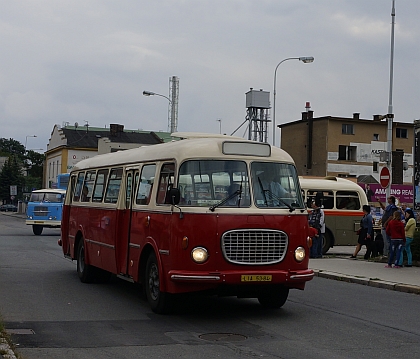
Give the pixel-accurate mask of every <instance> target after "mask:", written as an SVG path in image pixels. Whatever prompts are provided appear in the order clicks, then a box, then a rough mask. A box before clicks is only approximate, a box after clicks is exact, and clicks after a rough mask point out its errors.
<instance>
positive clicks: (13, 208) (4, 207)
mask: <svg viewBox="0 0 420 359" xmlns="http://www.w3.org/2000/svg"><path fill="white" fill-rule="evenodd" d="M17 210H18V208H17V206H15V205H14V204H2V205H1V206H0V211H1V212H17Z"/></svg>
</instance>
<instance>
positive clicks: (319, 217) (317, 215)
mask: <svg viewBox="0 0 420 359" xmlns="http://www.w3.org/2000/svg"><path fill="white" fill-rule="evenodd" d="M311 207H312V211H311V213H309V225H310V226H311V227H314V228H316V229H317V230H318V237H315V241H314V242H313V243H312V247H311V251H310V258H322V240H323V236H324V234H325V215H324V211H323V210H322V208H321V202H320V201H319V199H316V200H315V201H312V204H311Z"/></svg>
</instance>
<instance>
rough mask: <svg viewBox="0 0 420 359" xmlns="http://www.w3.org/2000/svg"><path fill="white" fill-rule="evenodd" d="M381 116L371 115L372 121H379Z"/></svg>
mask: <svg viewBox="0 0 420 359" xmlns="http://www.w3.org/2000/svg"><path fill="white" fill-rule="evenodd" d="M380 120H381V118H380V116H379V115H373V121H380Z"/></svg>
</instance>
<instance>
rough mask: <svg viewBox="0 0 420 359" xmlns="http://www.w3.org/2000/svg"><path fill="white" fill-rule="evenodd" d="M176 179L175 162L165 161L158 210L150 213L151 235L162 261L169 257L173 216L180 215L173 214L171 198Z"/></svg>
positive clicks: (157, 204) (161, 175) (159, 178)
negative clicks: (171, 190)
mask: <svg viewBox="0 0 420 359" xmlns="http://www.w3.org/2000/svg"><path fill="white" fill-rule="evenodd" d="M174 180H175V164H174V163H164V164H163V165H162V167H161V169H160V173H159V177H158V183H157V191H156V192H157V193H156V206H157V208H158V211H157V212H156V213H153V214H151V215H150V217H151V219H150V229H149V230H150V237H151V240H152V241H154V242H155V243H156V245H157V247H158V250H159V253H157V256H159V255H160V256H161V258H162V261H163V262H165V260H166V259H167V258H169V257H168V254H169V250H170V241H171V237H172V226H173V223H172V218H173V217H174V216H176V218H178V216H177V215H176V214H175V213H174V214H172V209H171V199H170V198H169V191H170V189H171V188H172V187H173V186H174Z"/></svg>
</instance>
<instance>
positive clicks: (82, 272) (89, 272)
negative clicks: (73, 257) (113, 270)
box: [77, 238, 95, 283]
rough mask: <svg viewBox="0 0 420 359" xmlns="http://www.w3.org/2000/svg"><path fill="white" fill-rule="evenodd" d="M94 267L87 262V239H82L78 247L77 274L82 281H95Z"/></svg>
mask: <svg viewBox="0 0 420 359" xmlns="http://www.w3.org/2000/svg"><path fill="white" fill-rule="evenodd" d="M94 269H95V268H93V267H92V266H90V265H89V264H86V262H85V241H84V240H83V238H81V239H80V242H79V246H78V247H77V275H78V276H79V279H80V281H81V282H82V283H91V282H92V281H93V276H94V273H93V272H94Z"/></svg>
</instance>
